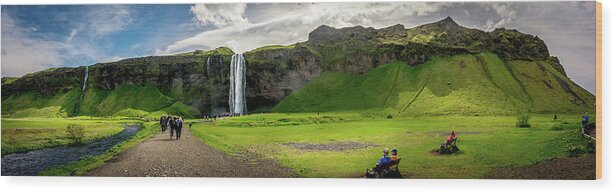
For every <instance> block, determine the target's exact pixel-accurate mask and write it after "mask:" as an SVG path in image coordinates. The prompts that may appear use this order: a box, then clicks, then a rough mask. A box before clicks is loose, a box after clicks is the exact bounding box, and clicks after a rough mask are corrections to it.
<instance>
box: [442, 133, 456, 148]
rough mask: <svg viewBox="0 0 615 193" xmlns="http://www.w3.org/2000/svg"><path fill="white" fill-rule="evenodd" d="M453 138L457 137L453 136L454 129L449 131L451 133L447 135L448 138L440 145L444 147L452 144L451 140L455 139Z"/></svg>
mask: <svg viewBox="0 0 615 193" xmlns="http://www.w3.org/2000/svg"><path fill="white" fill-rule="evenodd" d="M455 138H457V136H455V131H451V135H449V136H448V138H447V139H446V141H445V142H444V143H442V147H446V146H448V145H452V144H453V141H455Z"/></svg>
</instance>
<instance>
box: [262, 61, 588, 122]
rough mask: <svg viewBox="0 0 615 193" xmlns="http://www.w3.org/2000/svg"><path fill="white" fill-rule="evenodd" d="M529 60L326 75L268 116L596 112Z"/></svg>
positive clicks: (570, 86)
mask: <svg viewBox="0 0 615 193" xmlns="http://www.w3.org/2000/svg"><path fill="white" fill-rule="evenodd" d="M528 63H529V62H525V61H511V62H507V61H504V60H501V59H500V58H499V57H498V56H497V55H495V54H492V53H482V54H478V55H457V56H452V57H436V58H435V59H432V60H430V61H428V62H426V63H424V64H421V65H418V66H415V67H412V66H408V65H406V64H405V62H401V61H400V62H394V63H390V64H386V65H382V66H379V67H377V68H375V69H373V70H371V71H370V72H368V73H365V74H362V75H350V74H344V73H337V72H326V73H323V74H322V75H321V76H319V77H318V78H316V79H315V80H313V81H311V82H310V83H308V84H307V85H306V86H304V87H303V88H302V89H299V90H297V91H295V92H294V93H292V94H291V95H290V96H288V97H287V98H286V99H285V100H283V101H282V102H280V103H279V104H278V105H277V106H276V107H274V108H273V111H274V112H319V111H355V110H371V111H377V112H382V113H383V114H392V115H393V116H399V115H412V116H419V115H421V116H422V115H426V114H430V115H444V114H455V115H472V116H473V115H513V114H515V113H517V112H539V113H550V112H580V111H589V112H593V109H595V105H594V103H595V97H594V96H593V95H592V94H591V93H589V92H587V91H586V90H584V89H582V88H581V87H579V86H578V85H576V84H575V83H574V82H572V81H571V80H570V79H568V78H566V76H564V75H562V74H561V73H560V71H557V70H556V69H555V68H554V67H553V65H552V64H551V61H539V62H531V63H530V64H528Z"/></svg>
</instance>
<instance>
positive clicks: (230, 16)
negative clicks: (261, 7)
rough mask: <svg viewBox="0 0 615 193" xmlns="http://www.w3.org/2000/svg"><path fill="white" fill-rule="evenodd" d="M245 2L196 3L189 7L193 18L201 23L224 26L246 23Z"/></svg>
mask: <svg viewBox="0 0 615 193" xmlns="http://www.w3.org/2000/svg"><path fill="white" fill-rule="evenodd" d="M246 7H247V5H246V4H245V3H229V4H196V5H194V6H192V7H191V8H190V12H192V14H193V15H194V20H195V21H197V22H199V23H200V24H203V25H214V26H216V27H225V26H229V25H237V24H242V23H247V22H248V20H247V18H246V17H245V16H244V13H245V11H246Z"/></svg>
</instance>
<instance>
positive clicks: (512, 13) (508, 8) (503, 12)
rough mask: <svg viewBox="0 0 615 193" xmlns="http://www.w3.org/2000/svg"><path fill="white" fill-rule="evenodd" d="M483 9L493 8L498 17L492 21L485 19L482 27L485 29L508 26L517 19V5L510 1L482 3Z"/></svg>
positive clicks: (490, 29)
mask: <svg viewBox="0 0 615 193" xmlns="http://www.w3.org/2000/svg"><path fill="white" fill-rule="evenodd" d="M482 5H484V6H485V10H487V11H491V10H494V11H495V13H496V14H497V16H498V17H499V19H498V20H497V21H493V20H491V19H487V21H486V22H485V27H484V29H485V30H486V31H492V30H494V29H495V28H500V27H506V26H510V25H511V24H512V23H513V22H514V21H515V20H516V19H517V11H516V9H517V7H514V5H513V4H512V3H484V4H482Z"/></svg>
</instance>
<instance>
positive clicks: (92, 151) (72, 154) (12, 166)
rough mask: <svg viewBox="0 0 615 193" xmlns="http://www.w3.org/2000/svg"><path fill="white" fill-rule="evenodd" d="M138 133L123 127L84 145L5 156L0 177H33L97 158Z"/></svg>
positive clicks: (133, 127)
mask: <svg viewBox="0 0 615 193" xmlns="http://www.w3.org/2000/svg"><path fill="white" fill-rule="evenodd" d="M138 131H139V126H137V125H134V126H129V125H125V126H124V130H123V131H122V132H120V133H118V134H115V135H113V136H109V137H107V138H104V139H99V140H96V141H92V142H89V143H87V144H85V145H80V146H61V147H54V148H46V149H40V150H34V151H30V152H27V153H14V154H9V155H5V156H4V157H2V176H34V175H36V174H38V173H39V172H41V171H43V170H45V169H47V168H51V167H55V166H62V165H66V164H68V163H70V162H74V161H79V159H80V158H81V157H83V156H98V155H101V154H103V153H104V152H105V151H107V150H108V149H109V148H111V147H113V146H115V145H116V144H118V143H121V142H123V141H125V140H127V139H130V137H132V136H133V135H135V134H136V133H137V132H138Z"/></svg>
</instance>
